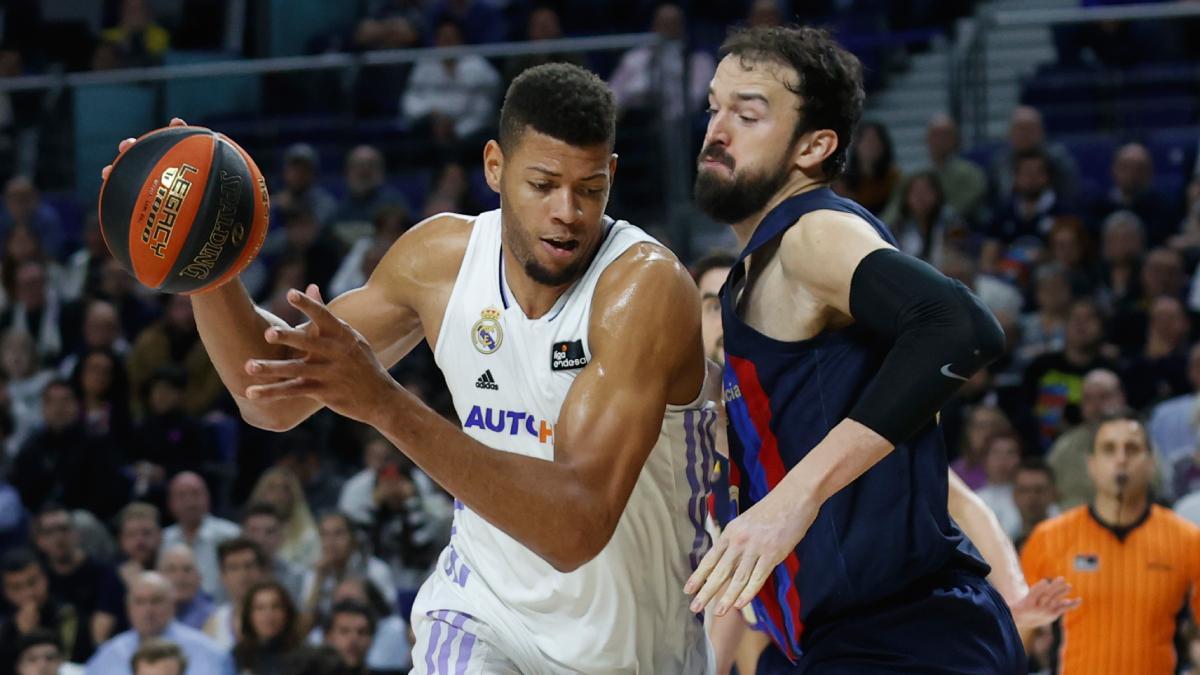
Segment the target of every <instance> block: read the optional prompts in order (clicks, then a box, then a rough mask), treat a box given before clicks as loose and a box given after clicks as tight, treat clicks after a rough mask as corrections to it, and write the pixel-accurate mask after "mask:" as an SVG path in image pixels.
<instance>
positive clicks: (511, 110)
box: [500, 63, 617, 152]
mask: <svg viewBox="0 0 1200 675" xmlns="http://www.w3.org/2000/svg"><path fill="white" fill-rule="evenodd" d="M526 129H533V130H534V131H537V132H540V133H543V134H545V135H547V136H550V137H551V138H556V139H558V140H560V141H562V142H564V143H567V144H568V145H573V146H577V147H583V146H589V145H598V144H600V143H603V144H605V145H607V146H608V147H609V148H612V146H613V142H614V140H615V138H616V134H617V109H616V104H615V103H614V102H613V95H612V91H611V90H610V89H609V88H608V85H607V84H605V83H604V81H603V80H601V79H600V78H599V77H597V76H596V74H595V73H592V72H591V71H588V70H585V69H583V68H580V67H579V66H575V65H572V64H569V63H548V64H545V65H541V66H534V67H533V68H530V69H528V70H526V71H524V72H523V73H521V74H520V75H518V76H517V78H516V79H515V80H513V82H512V84H511V85H509V87H508V93H507V94H505V96H504V106H503V107H502V108H501V109H500V148H501V149H502V150H504V151H505V152H510V151H511V149H512V148H514V147H516V143H517V142H518V141H520V139H521V135H522V134H524V133H525V131H526Z"/></svg>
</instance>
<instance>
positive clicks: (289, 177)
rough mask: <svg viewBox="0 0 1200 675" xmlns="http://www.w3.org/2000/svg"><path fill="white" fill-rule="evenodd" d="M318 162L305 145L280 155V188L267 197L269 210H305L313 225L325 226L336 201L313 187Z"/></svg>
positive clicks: (330, 218)
mask: <svg viewBox="0 0 1200 675" xmlns="http://www.w3.org/2000/svg"><path fill="white" fill-rule="evenodd" d="M320 169H321V160H320V158H319V157H318V156H317V151H316V150H315V149H313V146H311V145H309V144H307V143H295V144H292V145H290V146H288V149H287V150H285V151H284V153H283V172H282V174H281V176H282V178H283V186H282V187H280V188H279V189H277V190H275V192H274V194H272V195H271V209H272V210H273V211H275V212H276V213H279V212H283V211H288V210H290V209H295V208H306V209H307V210H308V211H309V212H310V213H312V214H313V216H315V217H316V219H317V222H318V223H320V224H321V225H328V224H329V223H330V221H331V220H332V219H333V214H334V212H335V211H336V210H337V200H336V199H334V197H333V195H331V194H330V193H329V191H328V190H326V189H325V188H323V187H321V186H320V185H318V184H317V177H318V176H319V175H320Z"/></svg>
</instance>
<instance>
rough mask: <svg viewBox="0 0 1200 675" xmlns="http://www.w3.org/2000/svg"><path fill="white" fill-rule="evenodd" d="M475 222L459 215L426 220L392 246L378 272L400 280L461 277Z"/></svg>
mask: <svg viewBox="0 0 1200 675" xmlns="http://www.w3.org/2000/svg"><path fill="white" fill-rule="evenodd" d="M475 220H476V218H475V217H473V216H465V215H461V214H457V213H439V214H437V215H435V216H430V217H429V218H426V219H425V220H422V221H421V222H419V223H417V224H416V225H414V226H412V227H411V228H409V230H408V231H407V232H405V233H404V234H402V235H401V236H400V238H399V239H397V240H396V241H395V242H394V243H393V244H392V245H391V247H390V248H389V249H388V251H387V253H386V254H385V255H384V257H383V259H382V260H381V261H380V263H379V268H378V269H379V270H380V271H382V272H383V273H385V274H387V275H388V276H391V277H394V278H396V279H397V280H400V279H421V280H429V279H436V278H439V277H440V276H447V277H449V278H451V279H453V278H455V277H457V275H458V268H459V267H460V266H461V265H462V261H463V257H464V256H466V253H467V244H468V243H469V242H470V240H471V230H472V229H473V228H474V226H475Z"/></svg>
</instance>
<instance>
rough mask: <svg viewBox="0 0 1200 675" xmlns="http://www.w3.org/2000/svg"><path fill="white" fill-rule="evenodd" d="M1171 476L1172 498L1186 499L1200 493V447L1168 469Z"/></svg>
mask: <svg viewBox="0 0 1200 675" xmlns="http://www.w3.org/2000/svg"><path fill="white" fill-rule="evenodd" d="M1168 468H1169V471H1168V472H1167V473H1168V474H1169V475H1170V476H1171V489H1170V496H1172V497H1184V496H1187V495H1189V494H1192V493H1194V492H1200V446H1197V448H1196V449H1195V450H1193V451H1192V454H1191V455H1190V456H1184V457H1180V458H1179V459H1177V460H1175V463H1174V464H1173V465H1172V466H1170V467H1168Z"/></svg>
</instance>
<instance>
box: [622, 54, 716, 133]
mask: <svg viewBox="0 0 1200 675" xmlns="http://www.w3.org/2000/svg"><path fill="white" fill-rule="evenodd" d="M661 55H662V56H661V58H662V79H663V81H662V82H658V81H656V73H655V67H654V66H655V65H656V60H657V58H658V57H657V55H656V53H655V50H654V48H652V47H637V48H635V49H631V50H629V51H627V52H625V55H624V56H622V57H621V62H620V63H619V64H618V65H617V69H616V70H615V71H613V74H612V78H611V79H610V80H609V87H611V88H612V92H613V96H614V97H615V98H616V102H617V109H618V110H621V111H625V110H630V109H644V108H649V107H651V106H652V105H654V104H655V103H656V97H657V96H658V93H659V92H660V91H662V89H663V88H664V87H665V88H666V92H667V96H666V106H667V108H666V111H665V112H666V117H667V118H668V119H673V120H677V119H681V118H682V117H683V116H684V115H686V114H687V113H689V112H695V111H698V110H700V106H701V105H702V103H703V102H704V99H705V98H706V97H707V96H708V83H709V82H710V81H712V77H713V74H714V73H715V72H716V70H717V67H716V62H715V61H714V60H713V57H712V56H711V55H710V54H708V53H707V52H700V51H696V52H692V53H691V54H690V55H689V57H688V89H687V98H686V101H685V99H684V91H683V45H682V44H681V43H679V42H671V43H667V45H666V46H664V47H663V48H662V51H661Z"/></svg>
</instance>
